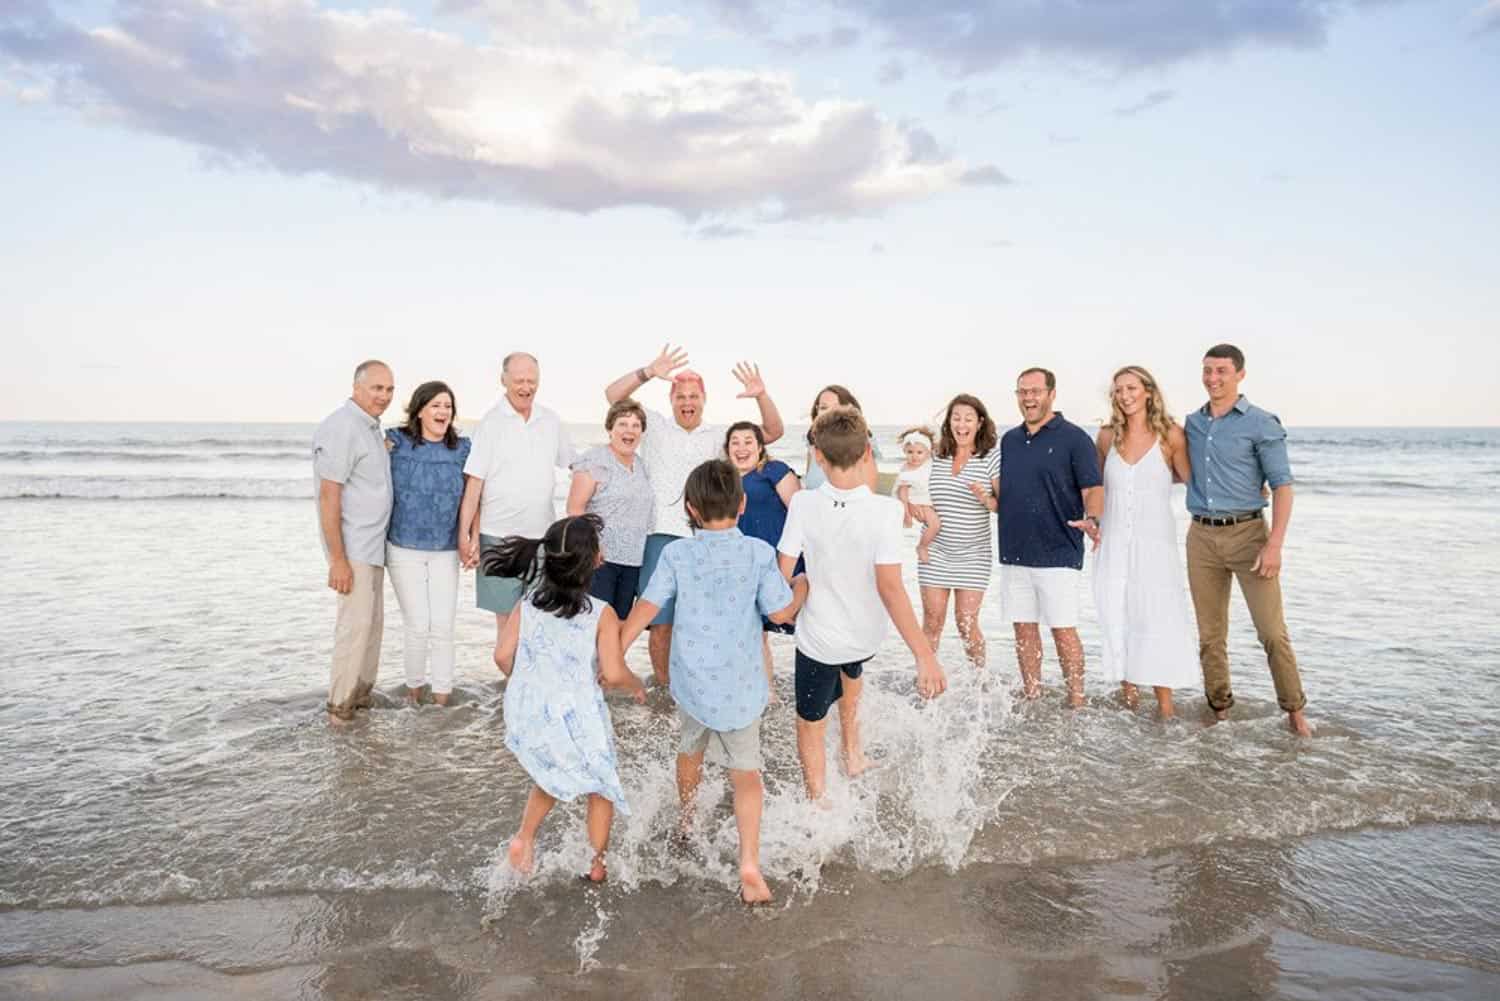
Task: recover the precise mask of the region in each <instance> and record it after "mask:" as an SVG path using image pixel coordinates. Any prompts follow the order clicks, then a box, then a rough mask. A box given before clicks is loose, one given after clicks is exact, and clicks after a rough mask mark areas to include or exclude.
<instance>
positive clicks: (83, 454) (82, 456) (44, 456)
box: [0, 446, 312, 462]
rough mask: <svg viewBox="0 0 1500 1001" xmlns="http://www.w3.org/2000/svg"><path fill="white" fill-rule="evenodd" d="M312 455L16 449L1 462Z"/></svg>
mask: <svg viewBox="0 0 1500 1001" xmlns="http://www.w3.org/2000/svg"><path fill="white" fill-rule="evenodd" d="M140 447H142V448H144V447H145V446H140ZM158 447H160V446H158ZM311 454H312V453H311V451H310V450H309V449H307V448H302V449H298V450H296V451H293V450H291V449H277V450H256V451H252V450H241V451H232V452H214V451H200V452H183V451H166V452H162V451H127V450H126V449H123V448H120V449H106V448H59V449H12V450H8V451H3V452H0V462H101V461H102V462H219V461H223V460H229V461H231V462H244V461H253V462H282V461H286V460H306V459H308V458H309V457H310V456H311Z"/></svg>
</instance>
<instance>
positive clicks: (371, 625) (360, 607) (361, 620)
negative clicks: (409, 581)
mask: <svg viewBox="0 0 1500 1001" xmlns="http://www.w3.org/2000/svg"><path fill="white" fill-rule="evenodd" d="M349 565H350V567H352V568H353V570H354V587H353V588H351V589H350V591H349V593H348V594H341V595H339V614H338V620H337V622H336V624H335V625H334V627H333V672H332V677H331V679H330V681H329V684H328V711H329V712H330V713H332V714H333V715H335V716H337V717H339V718H340V719H352V718H353V717H354V710H356V709H363V708H366V707H368V706H369V704H370V690H371V689H373V688H374V687H375V676H376V675H377V674H378V673H379V672H380V641H381V638H382V634H383V630H384V628H385V567H377V566H371V565H370V564H368V563H352V562H351V563H350V564H349Z"/></svg>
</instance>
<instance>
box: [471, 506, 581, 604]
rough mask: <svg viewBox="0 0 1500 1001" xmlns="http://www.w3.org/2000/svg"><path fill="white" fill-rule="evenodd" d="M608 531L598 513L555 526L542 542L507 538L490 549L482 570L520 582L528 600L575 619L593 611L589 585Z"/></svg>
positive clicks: (565, 519) (494, 575)
mask: <svg viewBox="0 0 1500 1001" xmlns="http://www.w3.org/2000/svg"><path fill="white" fill-rule="evenodd" d="M602 531H604V520H603V519H602V518H600V517H599V516H598V515H597V514H580V515H576V516H574V517H571V518H563V519H562V520H560V521H554V522H553V523H552V527H551V528H549V529H547V534H546V535H544V536H542V537H541V538H540V539H526V538H522V537H521V536H519V535H507V536H506V537H505V538H503V539H501V540H500V542H499V543H498V544H497V545H493V546H486V547H485V550H484V555H483V557H482V558H481V559H480V570H481V572H483V573H484V574H485V575H486V576H489V577H515V578H518V579H519V580H520V581H521V587H522V588H523V590H525V591H527V592H529V593H528V595H527V599H526V600H528V601H530V602H531V603H532V604H533V605H535V606H536V607H537V608H539V609H541V610H542V611H544V612H551V613H553V614H555V615H558V616H560V617H561V618H564V619H571V618H572V617H573V616H575V615H577V614H578V613H580V612H586V611H588V610H589V609H590V608H592V607H593V602H592V601H591V600H590V598H589V584H590V583H591V582H592V581H593V579H594V569H595V568H596V567H597V566H598V565H599V533H600V532H602ZM533 584H534V585H535V586H534V587H533Z"/></svg>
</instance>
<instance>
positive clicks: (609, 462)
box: [568, 396, 656, 619]
mask: <svg viewBox="0 0 1500 1001" xmlns="http://www.w3.org/2000/svg"><path fill="white" fill-rule="evenodd" d="M604 430H606V431H608V432H609V443H608V444H605V445H596V446H594V447H593V448H591V449H589V450H588V451H587V452H585V453H583V454H582V455H580V456H579V457H578V458H577V459H576V460H574V462H573V483H572V485H571V486H570V487H569V488H568V514H570V515H580V514H596V515H598V516H599V517H600V518H601V519H602V520H603V523H604V530H603V531H604V534H603V540H602V545H603V547H604V562H603V563H602V564H600V566H599V569H598V570H596V571H594V582H593V584H591V585H590V586H589V594H592V595H593V596H594V597H596V598H600V599H602V600H604V601H607V602H609V604H610V607H611V608H613V609H614V610H615V614H616V615H617V616H619V617H620V618H622V619H623V618H625V616H627V615H629V614H630V606H631V605H633V604H635V594H636V591H637V590H639V588H638V587H637V584H638V583H639V581H640V576H641V562H642V560H643V559H644V558H645V555H646V537H647V536H649V535H650V534H651V530H652V529H653V528H655V527H656V494H655V493H654V492H653V491H652V489H651V478H650V477H649V476H648V475H647V473H646V464H645V463H644V462H642V461H641V458H640V456H639V455H637V454H636V452H637V450H638V449H639V448H640V446H641V438H642V437H643V436H644V435H645V433H646V410H645V408H644V407H642V406H641V405H640V404H639V403H637V402H635V401H634V400H632V399H631V398H630V397H628V396H627V397H625V399H623V400H617V401H616V402H614V403H612V404H610V407H609V411H608V413H606V414H605V415H604Z"/></svg>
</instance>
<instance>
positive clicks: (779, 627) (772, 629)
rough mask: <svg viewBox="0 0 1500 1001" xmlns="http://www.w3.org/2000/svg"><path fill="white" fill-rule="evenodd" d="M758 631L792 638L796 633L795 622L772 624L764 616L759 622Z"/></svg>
mask: <svg viewBox="0 0 1500 1001" xmlns="http://www.w3.org/2000/svg"><path fill="white" fill-rule="evenodd" d="M760 631H761V632H763V633H781V634H782V635H783V636H794V635H796V632H797V624H796V623H795V622H782V623H776V622H772V621H771V620H770V619H767V618H765V617H764V616H763V617H762V618H761V620H760Z"/></svg>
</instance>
